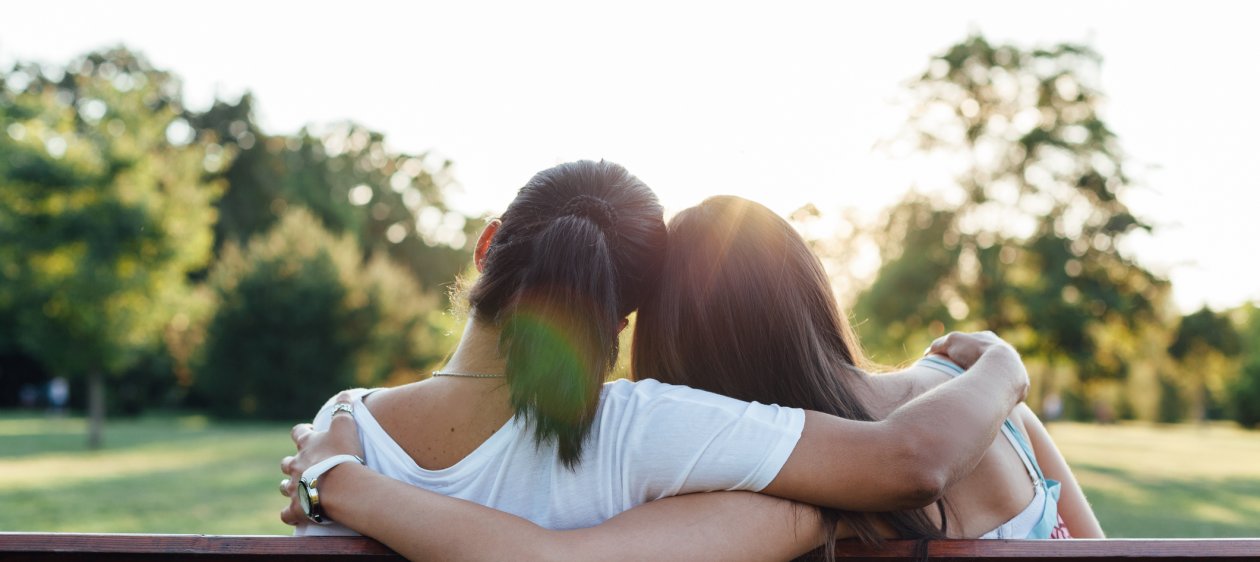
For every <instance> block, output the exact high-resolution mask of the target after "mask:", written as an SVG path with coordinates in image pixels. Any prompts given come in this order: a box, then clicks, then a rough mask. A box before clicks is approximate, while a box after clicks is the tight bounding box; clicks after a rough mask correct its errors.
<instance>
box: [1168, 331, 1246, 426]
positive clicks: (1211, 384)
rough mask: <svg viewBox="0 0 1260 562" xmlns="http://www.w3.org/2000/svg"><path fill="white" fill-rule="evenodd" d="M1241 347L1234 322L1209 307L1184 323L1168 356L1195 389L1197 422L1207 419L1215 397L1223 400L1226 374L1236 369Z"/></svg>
mask: <svg viewBox="0 0 1260 562" xmlns="http://www.w3.org/2000/svg"><path fill="white" fill-rule="evenodd" d="M1241 345H1242V342H1241V341H1240V339H1239V335H1238V332H1237V331H1236V330H1235V329H1234V324H1233V322H1231V321H1230V319H1229V317H1228V316H1227V315H1225V314H1216V313H1215V312H1212V310H1211V309H1210V308H1208V307H1206V306H1205V307H1203V308H1201V309H1199V310H1198V311H1197V312H1194V313H1191V314H1189V315H1187V316H1185V317H1184V318H1182V319H1181V323H1180V325H1178V326H1177V332H1176V336H1175V337H1174V338H1173V342H1172V345H1170V346H1169V347H1168V353H1169V355H1171V356H1172V357H1173V359H1176V360H1177V362H1178V363H1179V364H1180V366H1181V372H1182V378H1183V380H1185V381H1186V382H1188V383H1189V384H1190V386H1191V389H1190V390H1191V397H1192V403H1193V405H1194V418H1195V419H1196V420H1200V421H1202V420H1203V419H1205V418H1206V417H1207V409H1208V403H1209V400H1210V399H1211V398H1212V396H1213V395H1215V396H1216V397H1217V398H1218V400H1217V401H1219V399H1220V398H1223V396H1222V395H1223V394H1224V390H1225V386H1226V384H1227V382H1228V377H1227V376H1226V374H1227V373H1232V372H1233V371H1234V370H1235V368H1236V366H1235V365H1232V361H1231V359H1233V358H1234V357H1236V356H1237V355H1238V354H1239V352H1240V351H1241ZM1214 391H1215V392H1214Z"/></svg>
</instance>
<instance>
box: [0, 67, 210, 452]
mask: <svg viewBox="0 0 1260 562" xmlns="http://www.w3.org/2000/svg"><path fill="white" fill-rule="evenodd" d="M3 78H4V80H3V83H4V87H3V88H0V122H2V123H4V124H5V130H4V131H3V132H0V263H2V264H3V266H0V278H2V280H3V282H2V283H0V317H5V318H10V319H12V322H13V328H14V329H13V332H14V333H15V334H16V335H15V336H14V337H15V338H16V340H17V342H18V344H19V345H20V346H21V348H22V349H23V350H24V351H25V352H27V353H29V354H30V355H32V356H34V357H36V358H37V359H38V360H39V361H40V362H41V363H42V364H43V365H45V366H46V367H47V368H48V369H50V370H51V371H52V372H54V373H57V374H61V375H65V376H71V377H78V376H86V377H87V378H88V389H89V391H88V394H89V400H88V403H89V417H90V420H91V423H90V426H89V427H90V430H89V436H88V445H89V447H93V448H95V447H99V446H100V444H101V439H102V431H103V425H104V416H105V379H106V377H110V376H114V375H117V374H118V373H120V372H122V371H123V370H125V369H126V368H127V367H129V366H131V365H133V364H135V362H136V361H137V360H138V359H139V358H140V357H141V356H142V355H143V354H144V353H145V351H146V350H148V349H151V348H152V347H154V346H156V345H159V344H160V336H161V333H162V330H163V327H164V325H165V324H166V323H167V322H169V321H170V319H171V317H172V315H173V314H174V310H173V306H174V303H176V302H177V301H178V300H179V299H180V298H181V295H182V294H183V293H185V292H186V291H187V289H188V284H187V275H188V273H189V272H190V271H193V270H196V269H199V268H202V267H204V266H205V264H206V262H207V260H208V259H209V258H210V256H211V251H210V250H211V244H212V241H213V234H212V225H213V223H214V218H215V213H214V209H213V204H214V201H215V199H216V198H217V197H218V195H219V192H220V186H219V185H218V184H217V183H215V182H208V181H205V179H204V178H203V174H204V169H203V164H204V163H205V162H206V158H207V151H206V148H205V147H204V146H202V145H199V144H196V143H189V142H185V141H186V139H184V138H182V135H181V131H183V130H185V129H187V128H188V124H187V123H186V122H185V121H184V120H183V119H182V118H181V117H180V115H181V112H182V107H181V103H180V92H179V82H178V81H177V80H176V79H175V78H174V77H173V76H171V75H169V74H167V73H165V72H162V71H160V70H156V69H154V68H153V67H152V66H151V65H150V64H149V63H148V62H147V61H146V60H145V59H143V58H142V57H140V56H138V55H136V54H134V53H131V52H129V51H126V50H124V49H115V50H111V51H106V52H101V53H94V54H90V55H87V56H85V57H83V58H80V59H78V60H76V61H74V62H72V63H71V64H70V65H69V66H68V67H67V68H65V69H59V70H48V71H46V70H45V69H43V68H41V67H39V66H37V65H33V64H17V65H15V66H14V67H13V68H12V69H11V70H10V71H8V72H7V73H5V74H4V75H3Z"/></svg>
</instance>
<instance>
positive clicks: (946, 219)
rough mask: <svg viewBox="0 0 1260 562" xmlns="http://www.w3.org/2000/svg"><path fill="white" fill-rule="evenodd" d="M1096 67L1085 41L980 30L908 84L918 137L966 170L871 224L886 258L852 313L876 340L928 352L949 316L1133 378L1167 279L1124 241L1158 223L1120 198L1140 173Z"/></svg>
mask: <svg viewBox="0 0 1260 562" xmlns="http://www.w3.org/2000/svg"><path fill="white" fill-rule="evenodd" d="M1098 65H1099V57H1098V55H1097V54H1096V53H1094V52H1093V51H1092V50H1090V49H1089V48H1088V47H1084V46H1080V45H1070V44H1063V45H1057V46H1054V47H1051V48H1048V49H1022V48H1019V47H1015V46H1010V45H992V44H990V43H989V42H988V41H986V40H985V39H984V38H983V37H981V36H978V35H975V36H971V37H969V38H967V39H965V40H964V41H962V42H960V43H958V44H957V45H954V46H952V47H950V48H948V49H946V50H945V52H943V53H941V54H940V55H938V56H936V57H934V58H933V60H932V62H931V64H930V65H929V69H928V70H927V71H926V72H925V73H924V74H923V75H922V76H920V77H919V78H918V79H917V80H916V81H915V82H914V83H913V84H912V86H911V92H912V95H913V99H914V100H915V104H916V105H915V106H914V109H913V113H912V116H911V119H910V122H909V127H908V133H909V135H908V138H909V139H910V140H911V141H913V143H914V146H915V147H916V148H917V150H918V151H920V152H921V153H922V154H923V155H925V158H929V159H935V161H946V162H953V163H956V164H958V168H960V171H959V172H958V174H957V175H956V177H955V182H954V187H953V188H952V189H953V191H952V192H951V191H947V192H945V193H942V194H940V196H939V197H936V198H929V197H927V196H924V195H919V194H911V195H910V196H908V198H907V199H905V200H904V201H902V202H901V203H900V204H898V205H896V206H895V207H894V208H893V209H892V210H891V212H890V213H889V215H888V220H887V222H886V223H885V224H884V225H883V228H882V229H881V232H878V233H876V238H877V240H878V243H879V244H880V247H881V255H882V258H883V265H882V266H881V269H880V270H879V272H878V273H877V276H876V279H875V281H874V282H873V284H872V285H871V287H870V288H869V289H868V290H866V291H865V292H864V293H863V294H862V295H861V296H860V297H859V299H858V304H857V306H856V308H855V310H856V312H857V316H858V317H859V320H862V319H866V318H870V319H871V320H872V321H871V322H869V323H862V322H860V321H859V323H858V324H859V329H860V330H862V331H863V336H864V337H865V338H866V340H867V341H868V342H869V343H872V344H873V345H872V348H873V350H875V351H876V352H879V351H883V352H885V353H891V352H893V351H895V350H896V347H894V346H898V347H899V346H900V345H905V342H906V340H907V338H910V339H916V340H918V341H916V342H915V343H914V345H915V346H916V347H918V348H921V346H922V345H925V344H926V342H927V341H928V340H929V339H930V338H931V336H933V335H935V334H937V333H941V332H943V331H944V330H945V328H946V327H947V325H951V324H952V327H954V328H961V329H966V328H973V329H974V328H982V329H992V330H995V331H998V332H999V333H1002V334H1003V335H1005V336H1007V337H1009V338H1011V339H1013V340H1014V343H1015V344H1016V345H1017V347H1019V348H1020V349H1021V351H1022V352H1024V354H1025V356H1026V357H1034V358H1037V359H1039V360H1041V361H1043V362H1044V363H1045V364H1047V365H1048V366H1050V367H1051V368H1053V367H1074V371H1075V375H1076V377H1077V378H1078V380H1080V381H1082V382H1083V383H1086V384H1088V383H1090V382H1091V381H1098V380H1116V379H1123V378H1124V377H1125V376H1126V375H1127V373H1128V371H1129V369H1130V367H1131V365H1132V364H1133V361H1132V359H1135V357H1134V355H1136V354H1135V353H1134V352H1133V350H1134V349H1136V348H1137V347H1138V342H1137V341H1136V339H1135V338H1138V337H1139V335H1140V334H1141V333H1142V331H1141V330H1140V329H1139V328H1140V327H1141V326H1142V325H1143V324H1149V323H1151V322H1154V321H1156V320H1158V319H1160V318H1161V315H1163V314H1165V311H1166V306H1167V305H1166V302H1167V292H1168V289H1167V283H1166V282H1165V281H1163V280H1162V279H1160V278H1158V277H1156V276H1155V275H1153V274H1152V273H1150V272H1149V271H1147V270H1146V269H1144V268H1142V267H1141V266H1140V265H1138V264H1137V263H1135V262H1134V261H1133V260H1131V259H1130V258H1129V257H1127V256H1125V255H1123V254H1122V253H1121V252H1120V251H1119V250H1118V249H1117V245H1118V242H1119V241H1120V240H1121V239H1122V238H1123V237H1124V236H1126V235H1127V234H1129V233H1132V232H1134V231H1139V230H1149V229H1150V226H1149V225H1147V224H1145V223H1143V222H1142V221H1140V220H1139V219H1137V218H1136V217H1135V216H1134V215H1133V213H1132V212H1131V211H1130V209H1129V208H1128V206H1127V205H1126V204H1125V203H1124V201H1123V194H1124V192H1125V191H1126V190H1127V189H1129V188H1130V187H1131V185H1132V183H1133V182H1132V181H1131V179H1130V177H1129V176H1128V174H1127V172H1126V170H1125V163H1124V158H1123V153H1122V152H1121V150H1120V148H1119V143H1118V140H1117V138H1116V136H1115V134H1114V133H1113V132H1112V131H1111V130H1110V129H1109V128H1108V127H1107V125H1106V124H1105V123H1104V121H1103V120H1102V118H1101V117H1100V115H1099V105H1100V103H1101V100H1102V94H1101V92H1100V91H1099V90H1098V88H1097V87H1096V86H1095V85H1094V82H1095V81H1096V76H1097V69H1098ZM928 326H931V327H932V328H933V329H931V330H928V329H926V327H928ZM1042 381H1043V387H1042V389H1041V394H1042V395H1043V396H1044V395H1045V394H1046V393H1047V392H1049V391H1050V390H1051V389H1050V387H1049V385H1050V384H1051V381H1050V377H1048V376H1047V377H1043V378H1042Z"/></svg>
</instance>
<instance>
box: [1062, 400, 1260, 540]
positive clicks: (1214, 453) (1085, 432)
mask: <svg viewBox="0 0 1260 562" xmlns="http://www.w3.org/2000/svg"><path fill="white" fill-rule="evenodd" d="M1050 433H1051V435H1053V436H1054V439H1055V442H1056V443H1058V445H1059V448H1060V449H1062V450H1063V456H1064V457H1065V458H1067V460H1068V464H1070V465H1071V466H1072V470H1073V472H1074V473H1075V474H1076V476H1077V479H1078V480H1080V482H1081V487H1083V488H1084V489H1085V493H1086V495H1088V497H1089V500H1090V503H1091V504H1092V505H1093V506H1094V512H1095V513H1097V514H1098V519H1099V520H1100V521H1101V522H1102V525H1103V529H1104V530H1106V531H1107V534H1108V536H1111V537H1117V538H1120V537H1193V538H1211V537H1257V536H1260V432H1256V431H1244V430H1241V429H1238V428H1237V427H1234V426H1231V425H1225V424H1213V425H1202V426H1196V425H1179V426H1159V425H1138V424H1132V425H1119V426H1096V425H1086V424H1067V423H1060V424H1053V425H1051V426H1050Z"/></svg>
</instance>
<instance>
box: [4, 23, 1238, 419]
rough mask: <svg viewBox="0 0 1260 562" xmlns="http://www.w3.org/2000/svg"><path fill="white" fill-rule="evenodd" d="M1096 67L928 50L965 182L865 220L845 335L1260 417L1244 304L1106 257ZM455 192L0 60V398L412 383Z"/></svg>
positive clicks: (1172, 408)
mask: <svg viewBox="0 0 1260 562" xmlns="http://www.w3.org/2000/svg"><path fill="white" fill-rule="evenodd" d="M1099 64H1100V61H1099V57H1098V55H1097V54H1096V53H1094V52H1093V51H1091V50H1090V49H1089V48H1087V47H1084V46H1080V45H1058V46H1054V47H1051V48H1047V49H1023V48H1019V47H1015V46H1009V45H993V44H990V43H989V42H987V41H986V40H985V39H984V38H982V37H979V36H973V37H969V38H967V39H965V40H964V41H962V42H960V43H959V44H957V45H955V46H953V47H950V48H949V49H946V50H945V51H944V52H942V53H941V54H939V55H938V56H936V57H933V58H932V59H931V62H930V64H929V67H928V69H927V71H926V72H924V74H923V75H922V76H920V77H919V78H918V79H917V80H916V81H915V82H914V83H913V84H912V85H911V88H910V92H911V94H912V96H913V99H914V102H915V105H914V107H913V109H912V112H911V116H910V121H909V126H908V127H907V132H908V134H907V138H908V139H909V141H911V142H912V143H913V146H914V147H915V151H916V152H918V153H920V154H923V155H926V157H928V158H935V159H938V160H939V161H944V162H951V163H956V164H957V166H956V168H955V170H954V172H956V178H955V179H956V181H955V182H954V187H953V188H952V191H948V192H943V193H932V194H923V193H917V192H911V193H910V194H908V195H907V196H906V197H905V198H904V199H903V200H901V201H900V202H899V203H897V204H896V205H894V206H893V207H892V208H890V209H889V211H888V213H887V214H886V216H885V217H883V220H882V222H881V223H880V224H878V225H874V226H873V227H871V228H867V229H865V230H862V231H860V233H861V234H862V235H863V236H865V237H866V239H867V240H869V241H870V242H871V243H873V244H875V245H876V246H877V247H878V249H879V252H880V257H881V263H882V265H881V267H880V268H879V270H878V272H877V273H876V274H875V276H874V278H873V279H872V280H870V282H869V283H868V284H867V286H866V287H865V289H864V290H863V291H862V292H861V293H860V294H859V295H858V296H857V299H856V302H855V305H854V307H853V308H854V309H853V314H854V316H855V317H856V320H857V321H856V322H855V324H856V326H857V329H858V330H859V332H860V333H861V335H862V340H863V342H864V343H865V345H866V347H867V349H868V351H869V352H870V355H871V356H872V357H873V358H874V359H875V360H876V361H878V362H882V363H893V364H895V363H900V362H902V361H904V360H906V359H907V358H908V356H909V355H910V354H909V353H908V350H918V349H923V348H924V347H925V346H926V345H927V344H928V342H930V341H931V339H933V338H935V337H937V336H939V335H942V334H944V333H945V332H946V331H948V330H975V329H992V330H995V331H998V332H999V333H1001V334H1002V335H1003V336H1004V337H1006V338H1008V339H1009V340H1010V341H1012V342H1013V343H1014V344H1015V345H1016V346H1017V347H1018V348H1019V349H1020V350H1021V352H1022V353H1023V354H1024V356H1025V358H1026V359H1027V361H1028V363H1029V366H1030V371H1031V372H1032V374H1033V376H1034V379H1035V387H1034V389H1033V392H1032V395H1031V396H1030V401H1031V402H1032V404H1033V405H1034V406H1035V407H1039V408H1041V409H1042V410H1043V411H1047V410H1049V411H1051V413H1054V411H1059V412H1061V414H1062V415H1063V416H1067V417H1071V418H1079V419H1090V418H1095V419H1103V420H1107V419H1114V418H1139V419H1149V420H1158V421H1178V420H1182V419H1187V418H1190V419H1206V418H1222V417H1233V418H1235V419H1237V420H1239V421H1240V422H1242V423H1244V424H1246V425H1255V424H1257V423H1260V313H1257V310H1256V308H1255V307H1254V306H1252V305H1247V306H1243V307H1240V308H1238V309H1235V310H1229V311H1219V312H1218V311H1212V310H1208V309H1206V308H1205V309H1203V310H1200V311H1197V312H1195V313H1193V314H1190V315H1186V316H1184V317H1182V316H1181V315H1180V314H1178V313H1177V312H1176V310H1175V309H1174V307H1173V305H1172V303H1171V299H1170V292H1171V291H1170V286H1169V284H1168V282H1167V281H1166V280H1164V279H1161V278H1160V277H1159V276H1157V275H1155V274H1153V273H1151V272H1150V271H1148V270H1147V269H1145V268H1144V267H1143V266H1142V265H1141V264H1138V263H1136V262H1134V261H1133V260H1132V259H1130V258H1129V257H1128V256H1126V255H1125V254H1124V252H1122V251H1121V250H1120V246H1121V242H1122V241H1123V240H1124V238H1125V237H1127V236H1130V235H1132V234H1133V233H1135V232H1140V231H1145V230H1150V229H1151V228H1152V226H1151V225H1148V224H1146V223H1145V222H1143V221H1142V220H1141V219H1140V218H1139V217H1136V216H1134V214H1133V212H1132V211H1131V210H1130V209H1129V208H1128V206H1127V205H1126V204H1125V203H1124V193H1125V191H1126V190H1129V189H1131V188H1133V186H1134V183H1135V182H1134V181H1133V180H1132V179H1131V177H1130V175H1129V172H1128V165H1127V163H1126V160H1125V156H1124V154H1123V152H1122V151H1121V149H1120V147H1119V143H1118V140H1117V138H1116V135H1115V134H1114V133H1113V132H1112V131H1111V130H1110V129H1109V128H1108V127H1107V125H1106V123H1105V122H1104V121H1103V119H1102V117H1101V116H1100V114H1099V109H1100V105H1101V102H1102V99H1103V97H1102V93H1101V92H1100V91H1099V88H1098V86H1097V72H1098V67H1099ZM453 184H454V180H453V178H452V177H451V166H450V163H449V162H444V161H437V160H435V159H434V158H432V157H431V156H429V155H426V154H403V153H399V152H397V151H394V150H392V149H390V148H389V146H388V145H387V143H386V142H385V139H384V137H383V136H382V135H381V134H380V133H377V132H374V131H371V130H369V129H367V128H365V127H362V126H360V125H357V124H354V123H335V124H329V125H323V126H318V127H309V128H306V129H303V130H301V131H299V132H297V133H294V134H290V135H275V134H268V133H267V132H265V131H263V130H261V129H260V128H259V126H258V124H257V122H256V119H255V118H254V113H253V99H252V97H251V96H249V95H248V94H246V95H244V96H243V97H241V98H240V99H239V100H236V101H235V102H231V101H224V100H219V101H217V102H215V103H214V104H213V106H212V107H210V108H209V109H207V110H205V111H192V110H189V109H188V108H186V107H185V106H184V103H183V99H182V94H181V90H180V83H179V80H178V77H176V76H174V75H172V74H170V73H167V72H164V71H162V70H160V69H156V68H153V67H152V65H150V64H149V63H148V62H147V61H146V60H145V59H144V58H143V57H141V56H139V55H137V54H135V53H132V52H129V51H127V50H126V49H122V48H119V49H113V50H107V51H102V52H96V53H91V54H89V55H86V56H84V57H80V58H78V59H76V60H74V61H71V62H70V63H69V64H68V65H66V66H65V67H58V68H53V67H48V66H41V65H37V64H32V63H17V64H15V65H13V66H12V67H11V68H9V69H5V70H0V407H5V406H13V405H16V404H17V403H18V397H19V396H20V395H21V394H22V389H23V388H30V387H32V386H36V385H42V384H44V383H45V382H46V381H47V380H48V379H49V378H50V377H53V376H61V377H66V378H68V379H70V380H71V381H72V388H73V389H74V391H73V392H72V396H73V397H74V402H73V403H74V405H75V406H76V407H87V408H88V410H89V411H90V413H91V418H92V420H93V423H92V427H93V430H92V432H91V434H92V437H91V439H92V442H94V443H99V440H100V427H101V426H102V423H103V419H104V415H105V412H106V410H107V409H108V410H110V411H112V412H114V413H124V414H130V413H137V412H139V411H141V410H143V409H144V408H146V407H150V406H161V407H193V408H201V409H206V410H209V411H212V412H214V413H216V414H217V415H220V416H225V417H258V418H276V419H294V418H303V417H306V416H309V415H310V414H311V413H312V410H313V407H314V405H315V404H317V403H318V402H319V401H321V400H323V399H324V398H326V397H327V396H329V395H331V394H332V392H334V391H335V390H338V389H340V388H344V387H348V386H366V385H377V384H386V383H390V382H400V381H404V380H408V379H411V378H414V377H415V376H416V374H417V372H418V371H423V370H424V369H426V368H428V367H430V366H432V365H433V364H435V363H436V362H438V361H440V360H441V357H442V356H443V354H444V353H445V352H446V350H447V349H448V348H449V347H450V345H451V343H452V340H453V336H452V334H451V332H452V330H453V329H454V327H455V326H454V322H455V320H454V319H453V318H451V317H450V316H449V315H447V314H446V313H445V311H446V309H447V307H448V304H449V303H448V301H447V299H448V297H447V295H446V291H445V288H444V284H445V283H447V282H449V280H451V279H452V278H454V276H455V275H456V274H457V273H459V272H461V270H462V269H463V268H464V267H465V265H466V264H467V262H468V257H469V250H468V245H469V241H470V240H472V239H473V238H474V235H475V233H476V230H477V229H478V228H479V226H480V225H479V224H477V222H476V221H471V220H469V217H466V216H463V215H461V214H459V213H457V212H453V211H452V210H451V209H449V208H448V207H447V205H446V203H445V201H444V199H443V193H444V192H445V191H446V190H448V189H450V188H451V187H452V186H453ZM833 242H834V241H833ZM822 247H823V250H824V251H830V252H831V253H832V254H833V255H832V256H830V257H832V258H836V259H840V260H843V259H844V258H845V256H844V255H839V256H838V257H837V255H836V254H843V252H842V251H841V250H837V249H835V247H834V246H833V247H831V249H830V250H828V249H827V247H826V245H825V244H823V245H822ZM839 248H844V246H843V245H840V246H839Z"/></svg>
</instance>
